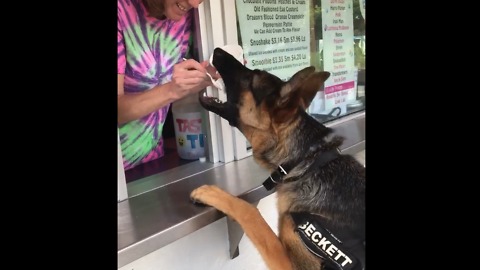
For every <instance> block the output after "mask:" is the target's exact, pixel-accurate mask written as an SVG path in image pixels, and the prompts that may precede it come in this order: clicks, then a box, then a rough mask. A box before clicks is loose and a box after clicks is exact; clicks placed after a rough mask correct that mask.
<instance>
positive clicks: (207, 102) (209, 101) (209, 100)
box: [199, 89, 225, 106]
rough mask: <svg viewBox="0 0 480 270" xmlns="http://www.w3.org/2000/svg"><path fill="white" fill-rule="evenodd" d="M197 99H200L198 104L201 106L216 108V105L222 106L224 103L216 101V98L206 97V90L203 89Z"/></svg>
mask: <svg viewBox="0 0 480 270" xmlns="http://www.w3.org/2000/svg"><path fill="white" fill-rule="evenodd" d="M199 98H200V102H201V103H202V104H203V105H209V106H218V105H222V104H224V103H225V102H223V101H221V100H220V99H218V98H216V97H209V96H208V95H207V90H206V89H203V90H202V91H200V94H199Z"/></svg>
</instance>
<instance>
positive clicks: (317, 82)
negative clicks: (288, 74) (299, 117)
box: [279, 67, 330, 109]
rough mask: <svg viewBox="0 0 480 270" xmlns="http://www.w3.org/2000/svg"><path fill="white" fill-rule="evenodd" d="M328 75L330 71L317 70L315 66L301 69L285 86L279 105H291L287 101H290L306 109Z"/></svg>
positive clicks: (293, 104)
mask: <svg viewBox="0 0 480 270" xmlns="http://www.w3.org/2000/svg"><path fill="white" fill-rule="evenodd" d="M328 77H330V73H329V72H324V71H320V72H315V68H314V67H307V68H304V69H302V70H300V71H299V72H297V73H295V75H293V76H292V78H290V80H289V81H288V82H287V83H286V84H285V85H284V86H283V88H282V90H281V92H280V96H281V97H282V98H281V100H280V101H279V105H280V106H282V107H284V106H287V107H289V106H290V105H287V104H286V103H290V104H291V105H292V106H294V107H296V106H298V105H300V106H302V107H303V109H306V108H307V107H308V106H310V103H311V102H312V99H313V98H314V97H315V95H316V94H317V92H318V91H319V90H320V89H321V87H322V85H323V83H324V82H325V81H326V80H327V79H328Z"/></svg>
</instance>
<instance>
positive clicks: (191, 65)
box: [180, 59, 207, 73]
mask: <svg viewBox="0 0 480 270" xmlns="http://www.w3.org/2000/svg"><path fill="white" fill-rule="evenodd" d="M180 64H181V65H182V68H185V69H188V70H192V69H195V70H198V71H200V72H203V73H205V72H207V70H206V69H205V67H204V66H203V65H202V64H200V63H199V62H197V61H195V60H194V59H187V60H185V61H183V62H181V63H180Z"/></svg>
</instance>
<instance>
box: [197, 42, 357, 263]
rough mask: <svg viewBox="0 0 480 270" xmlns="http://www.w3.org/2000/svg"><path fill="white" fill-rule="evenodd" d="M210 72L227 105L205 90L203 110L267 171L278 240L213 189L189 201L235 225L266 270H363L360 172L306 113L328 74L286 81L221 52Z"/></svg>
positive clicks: (250, 211) (257, 218)
mask: <svg viewBox="0 0 480 270" xmlns="http://www.w3.org/2000/svg"><path fill="white" fill-rule="evenodd" d="M213 65H214V66H215V67H216V69H217V70H218V72H219V73H220V75H221V76H222V78H223V81H224V83H225V88H226V89H225V90H226V94H227V101H226V102H221V101H219V100H218V99H216V98H213V97H208V96H206V94H205V93H204V91H203V93H200V97H199V100H200V103H201V105H202V106H203V107H204V108H205V109H206V110H209V111H211V112H214V113H216V114H217V115H219V116H220V117H222V118H224V119H226V120H228V121H229V123H230V125H232V126H234V127H237V128H238V129H239V130H240V131H241V132H242V133H243V134H244V135H245V137H246V138H247V139H248V140H249V142H250V144H251V145H252V152H253V156H254V159H255V161H256V162H258V164H259V165H261V166H263V167H264V168H266V169H267V170H269V171H270V172H272V174H271V176H270V178H269V179H268V180H267V181H265V182H264V186H265V187H266V188H267V189H270V188H273V187H274V186H275V188H276V192H277V198H278V202H277V208H278V213H279V222H278V226H279V228H278V229H279V231H278V232H279V233H278V237H277V235H276V234H275V233H274V232H273V230H272V229H271V228H270V227H269V225H268V224H267V223H266V221H265V220H264V219H263V217H262V216H261V214H260V212H259V211H258V209H257V208H256V207H254V206H253V205H251V204H249V203H248V202H246V201H244V200H241V199H239V198H237V197H235V196H233V195H231V194H229V193H227V192H225V191H223V190H222V189H220V188H218V187H217V186H212V185H204V186H201V187H199V188H196V189H195V190H193V191H192V193H191V195H190V196H191V199H192V200H193V201H194V202H199V203H203V204H206V205H210V206H213V207H215V208H216V209H218V210H220V211H222V212H223V213H225V214H226V215H228V216H230V217H231V218H233V219H234V220H236V221H237V222H238V223H239V225H240V226H241V227H242V228H243V230H244V232H245V234H246V235H247V237H248V238H249V239H250V240H251V241H252V243H253V244H254V245H255V247H256V248H257V249H258V251H259V252H260V255H261V256H262V258H263V260H264V261H265V263H266V265H267V266H268V268H269V269H282V270H287V269H302V270H303V269H315V270H318V269H338V270H346V269H348V270H350V269H355V270H357V269H365V167H364V166H363V165H362V164H360V163H359V162H358V161H356V160H355V159H354V158H353V157H352V156H350V155H344V154H341V153H339V151H338V147H339V146H340V145H341V144H342V142H343V138H341V137H339V136H335V135H334V134H333V131H332V129H330V128H328V127H326V126H324V125H323V124H321V123H320V122H318V121H317V120H315V119H314V118H312V117H311V116H310V115H309V114H308V113H306V112H305V109H306V108H307V107H308V106H309V104H310V102H311V100H312V99H313V97H314V96H315V94H316V92H317V91H319V90H321V88H322V87H323V84H324V82H325V80H326V79H327V78H328V77H329V76H330V73H328V72H316V71H315V67H313V66H311V67H308V68H304V69H303V70H300V71H298V72H297V73H296V74H294V75H293V76H292V77H291V78H290V79H289V80H288V81H286V82H285V81H282V80H281V79H280V78H278V77H276V76H274V75H273V74H270V73H268V72H266V71H262V70H257V69H256V70H250V69H249V68H247V67H245V66H244V65H242V64H241V63H240V62H238V61H237V60H236V59H235V58H234V57H233V56H231V55H230V54H228V53H227V52H225V51H223V50H222V49H220V48H216V49H215V50H214V56H213Z"/></svg>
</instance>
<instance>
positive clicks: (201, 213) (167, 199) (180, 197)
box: [118, 157, 272, 267]
mask: <svg viewBox="0 0 480 270" xmlns="http://www.w3.org/2000/svg"><path fill="white" fill-rule="evenodd" d="M268 175H269V173H268V172H267V171H266V170H264V169H262V168H260V167H259V166H258V165H257V164H256V163H255V162H254V161H253V158H251V157H249V158H245V159H243V160H240V161H237V162H231V163H227V164H225V165H223V166H217V167H214V168H212V169H210V170H207V171H204V172H202V173H200V174H196V175H193V176H191V177H188V178H185V179H183V180H181V181H177V182H173V183H171V184H168V185H166V186H163V187H161V188H158V189H155V190H152V191H150V192H146V193H143V194H140V195H138V196H135V197H133V198H129V199H128V200H125V201H123V202H120V203H118V267H121V266H123V265H125V264H127V263H129V262H132V261H134V260H136V259H138V258H140V257H142V256H144V255H146V254H148V253H150V252H152V251H154V250H156V249H159V248H161V247H163V246H165V245H167V244H169V243H171V242H173V241H175V240H177V239H179V238H181V237H183V236H185V235H187V234H189V233H191V232H194V231H196V230H198V229H200V228H202V227H203V226H206V225H208V224H210V223H212V222H214V221H216V220H218V219H220V218H222V217H223V216H224V215H223V214H221V213H220V212H219V211H217V210H215V209H214V208H212V207H205V206H197V205H194V204H192V203H191V201H190V199H189V195H190V192H191V191H192V190H194V189H195V188H196V187H198V186H201V185H204V184H214V185H218V186H219V187H221V188H223V189H225V190H226V191H228V192H230V193H231V194H233V195H237V196H238V195H241V196H240V197H241V198H243V199H246V200H247V201H249V202H255V201H258V200H260V199H261V198H264V197H265V196H267V195H269V194H271V193H272V191H267V190H266V189H265V188H263V186H262V182H263V181H264V180H265V179H266V178H267V177H268Z"/></svg>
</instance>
